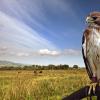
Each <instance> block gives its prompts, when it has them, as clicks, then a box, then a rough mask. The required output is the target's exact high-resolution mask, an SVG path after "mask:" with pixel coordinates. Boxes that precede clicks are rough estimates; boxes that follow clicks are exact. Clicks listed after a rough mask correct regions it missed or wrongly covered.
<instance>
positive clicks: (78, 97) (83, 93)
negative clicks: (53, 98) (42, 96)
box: [62, 85, 100, 100]
mask: <svg viewBox="0 0 100 100" xmlns="http://www.w3.org/2000/svg"><path fill="white" fill-rule="evenodd" d="M88 91H89V86H85V87H83V88H81V89H80V90H78V91H76V92H74V93H72V94H71V95H69V96H65V97H64V98H63V99H62V100H82V99H83V98H85V97H88V96H97V100H100V86H99V85H97V86H96V90H95V94H94V93H93V89H92V90H91V93H90V95H88ZM90 100H92V99H91V98H90Z"/></svg>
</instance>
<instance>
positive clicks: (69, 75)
mask: <svg viewBox="0 0 100 100" xmlns="http://www.w3.org/2000/svg"><path fill="white" fill-rule="evenodd" d="M88 83H89V79H88V77H87V73H86V71H85V70H84V69H80V70H43V72H42V73H37V74H36V73H34V71H0V100H61V98H62V97H64V96H65V95H69V94H71V93H72V92H74V91H76V90H78V89H80V88H81V87H83V86H85V85H87V84H88Z"/></svg>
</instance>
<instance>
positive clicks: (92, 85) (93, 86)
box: [88, 83, 97, 95]
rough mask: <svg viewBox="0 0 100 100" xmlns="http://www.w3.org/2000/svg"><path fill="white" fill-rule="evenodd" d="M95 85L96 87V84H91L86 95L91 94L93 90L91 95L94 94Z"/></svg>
mask: <svg viewBox="0 0 100 100" xmlns="http://www.w3.org/2000/svg"><path fill="white" fill-rule="evenodd" d="M96 85H97V83H91V84H90V85H89V91H88V95H90V94H91V91H92V89H93V93H94V94H95V89H96Z"/></svg>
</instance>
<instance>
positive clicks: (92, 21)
mask: <svg viewBox="0 0 100 100" xmlns="http://www.w3.org/2000/svg"><path fill="white" fill-rule="evenodd" d="M86 22H87V23H89V24H91V23H94V20H93V18H92V17H87V18H86Z"/></svg>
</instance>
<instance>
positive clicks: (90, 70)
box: [82, 34, 93, 79]
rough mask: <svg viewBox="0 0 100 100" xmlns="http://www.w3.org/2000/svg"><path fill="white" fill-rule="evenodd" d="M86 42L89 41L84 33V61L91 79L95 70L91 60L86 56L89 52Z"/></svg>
mask: <svg viewBox="0 0 100 100" xmlns="http://www.w3.org/2000/svg"><path fill="white" fill-rule="evenodd" d="M86 42H87V41H86V37H85V35H84V34H83V37H82V54H83V59H84V63H85V66H86V70H87V73H88V75H89V78H90V79H91V78H92V77H93V72H92V69H91V66H90V62H89V60H88V58H87V57H86V53H87V50H86Z"/></svg>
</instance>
